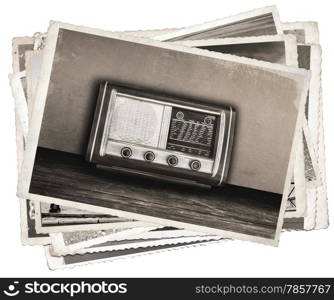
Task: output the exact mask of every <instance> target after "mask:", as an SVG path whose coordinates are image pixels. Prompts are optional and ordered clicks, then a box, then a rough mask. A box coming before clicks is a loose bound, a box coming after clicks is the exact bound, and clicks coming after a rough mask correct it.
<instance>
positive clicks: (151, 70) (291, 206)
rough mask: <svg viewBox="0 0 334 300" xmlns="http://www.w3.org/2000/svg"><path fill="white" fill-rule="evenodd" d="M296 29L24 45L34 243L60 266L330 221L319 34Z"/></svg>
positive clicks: (17, 42) (207, 29)
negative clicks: (40, 246)
mask: <svg viewBox="0 0 334 300" xmlns="http://www.w3.org/2000/svg"><path fill="white" fill-rule="evenodd" d="M291 21H293V22H281V21H280V17H279V14H278V11H277V8H276V7H264V8H259V9H255V10H252V11H247V12H241V13H240V14H238V15H234V16H222V18H221V19H218V20H214V21H208V22H206V23H203V24H198V25H191V24H189V26H188V27H185V28H176V29H175V28H173V29H152V30H147V31H143V30H140V31H135V30H133V28H130V29H131V31H130V30H129V31H124V32H116V31H106V30H102V29H96V28H89V27H85V26H81V25H80V26H78V25H73V24H67V23H66V24H65V23H62V22H58V21H50V25H49V28H48V29H47V28H44V29H43V28H41V32H40V33H35V34H34V33H31V34H32V35H31V36H25V37H14V38H13V72H12V74H10V75H9V81H10V86H11V89H12V94H13V99H14V101H15V120H16V142H17V159H18V163H17V168H18V184H17V196H18V198H19V201H20V208H21V237H22V243H23V244H24V245H42V246H44V248H45V255H46V259H47V264H48V266H49V268H50V269H58V268H66V267H72V266H76V265H82V264H87V263H91V262H97V261H111V260H114V259H119V258H125V257H133V256H137V255H142V254H143V253H155V252H161V251H167V250H171V249H175V250H176V249H180V248H183V247H196V246H198V245H208V244H211V243H224V242H225V240H226V239H238V240H244V241H252V242H256V243H262V244H266V245H272V246H277V245H278V244H279V238H280V234H281V232H282V231H286V233H285V234H289V231H292V230H293V231H295V230H315V229H324V228H326V227H327V226H328V209H327V193H326V174H325V155H324V154H325V150H324V132H323V113H322V107H323V105H322V97H321V46H320V44H319V32H318V25H317V23H316V22H294V20H291ZM245 246H246V244H245Z"/></svg>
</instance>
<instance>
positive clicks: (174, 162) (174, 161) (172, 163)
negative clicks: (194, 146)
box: [167, 155, 179, 167]
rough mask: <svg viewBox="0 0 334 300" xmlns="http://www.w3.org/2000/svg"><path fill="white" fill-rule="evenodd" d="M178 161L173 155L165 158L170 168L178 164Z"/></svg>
mask: <svg viewBox="0 0 334 300" xmlns="http://www.w3.org/2000/svg"><path fill="white" fill-rule="evenodd" d="M178 162H179V160H178V158H177V157H176V156H175V155H169V156H168V157H167V163H168V165H169V166H171V167H175V166H176V165H177V164H178Z"/></svg>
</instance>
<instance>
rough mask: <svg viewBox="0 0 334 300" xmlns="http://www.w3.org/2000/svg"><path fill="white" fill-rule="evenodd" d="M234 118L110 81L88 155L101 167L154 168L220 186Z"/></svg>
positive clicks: (229, 113)
mask: <svg viewBox="0 0 334 300" xmlns="http://www.w3.org/2000/svg"><path fill="white" fill-rule="evenodd" d="M233 115H234V113H233V111H232V109H226V108H223V109H221V108H217V107H206V106H202V105H198V104H194V103H191V102H190V101H186V100H180V99H173V98H169V97H166V96H159V95H156V94H152V93H143V92H138V91H135V90H131V89H125V88H122V87H118V86H114V85H111V84H109V83H105V84H104V85H103V86H101V90H100V96H99V99H98V103H97V107H96V112H95V116H94V122H93V127H92V132H91V137H90V142H89V147H88V150H87V157H88V160H89V161H91V162H93V163H96V164H101V165H105V166H110V167H119V166H122V168H124V167H125V168H126V167H128V168H130V169H131V168H132V169H137V171H138V173H143V172H150V170H151V171H152V173H161V175H164V176H165V175H168V174H169V173H170V175H171V176H173V177H178V176H179V177H180V178H188V179H189V180H193V181H199V182H201V181H203V182H210V181H212V184H220V183H221V182H222V181H224V176H226V167H228V160H227V158H228V159H229V157H228V156H229V154H230V149H229V146H230V144H231V139H230V135H231V129H232V116H233ZM233 121H234V120H233ZM143 170H144V171H143ZM178 170H179V171H178ZM214 182H215V183H214Z"/></svg>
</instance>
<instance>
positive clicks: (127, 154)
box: [121, 147, 132, 158]
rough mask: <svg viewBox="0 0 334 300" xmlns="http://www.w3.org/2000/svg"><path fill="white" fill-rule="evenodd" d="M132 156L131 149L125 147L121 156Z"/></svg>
mask: <svg viewBox="0 0 334 300" xmlns="http://www.w3.org/2000/svg"><path fill="white" fill-rule="evenodd" d="M131 155H132V150H131V148H129V147H123V148H122V149H121V156H122V157H123V158H129V157H130V156H131Z"/></svg>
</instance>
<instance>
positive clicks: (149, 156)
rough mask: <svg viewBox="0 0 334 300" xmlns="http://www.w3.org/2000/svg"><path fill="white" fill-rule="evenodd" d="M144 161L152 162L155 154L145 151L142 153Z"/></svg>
mask: <svg viewBox="0 0 334 300" xmlns="http://www.w3.org/2000/svg"><path fill="white" fill-rule="evenodd" d="M144 159H145V160H146V161H154V159H155V154H154V153H153V152H152V151H146V152H145V153H144Z"/></svg>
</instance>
